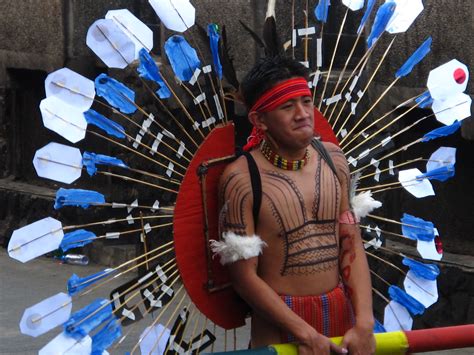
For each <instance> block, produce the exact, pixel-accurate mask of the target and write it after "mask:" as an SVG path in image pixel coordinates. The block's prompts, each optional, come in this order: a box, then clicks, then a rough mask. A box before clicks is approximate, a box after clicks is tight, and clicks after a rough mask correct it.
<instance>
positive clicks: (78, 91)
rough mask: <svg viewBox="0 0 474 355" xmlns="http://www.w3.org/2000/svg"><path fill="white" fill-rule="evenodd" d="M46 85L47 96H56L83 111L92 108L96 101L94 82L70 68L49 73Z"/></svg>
mask: <svg viewBox="0 0 474 355" xmlns="http://www.w3.org/2000/svg"><path fill="white" fill-rule="evenodd" d="M44 86H45V90H46V97H51V96H56V97H57V98H58V99H60V100H61V101H63V102H66V103H67V104H69V105H71V106H75V107H76V108H77V109H79V110H81V111H87V110H88V109H90V108H91V106H92V103H93V102H94V98H95V88H94V82H93V81H92V80H90V79H88V78H86V77H84V76H82V75H80V74H78V73H76V72H74V71H72V70H71V69H68V68H62V69H59V70H56V71H54V72H52V73H51V74H49V75H48V76H47V77H46V80H45V82H44Z"/></svg>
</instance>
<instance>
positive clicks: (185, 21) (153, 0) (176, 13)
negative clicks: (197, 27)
mask: <svg viewBox="0 0 474 355" xmlns="http://www.w3.org/2000/svg"><path fill="white" fill-rule="evenodd" d="M148 2H149V3H150V5H151V7H153V10H155V12H156V14H157V15H158V17H159V18H160V20H161V22H162V23H163V25H165V27H166V28H167V29H169V30H172V31H176V32H184V31H186V30H187V29H188V28H190V27H192V26H193V25H194V22H195V20H196V9H195V8H194V6H193V5H192V4H191V3H190V2H189V0H148Z"/></svg>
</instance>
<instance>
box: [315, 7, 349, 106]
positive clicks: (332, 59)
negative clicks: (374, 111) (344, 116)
mask: <svg viewBox="0 0 474 355" xmlns="http://www.w3.org/2000/svg"><path fill="white" fill-rule="evenodd" d="M348 12H349V8H347V9H346V12H345V14H344V17H343V18H342V21H341V26H340V27H339V32H338V33H337V38H336V44H335V45H334V50H333V52H332V56H331V61H330V62H329V70H328V75H327V76H326V80H325V81H324V87H323V92H322V94H321V99H320V101H319V105H318V109H319V110H320V109H321V105H322V103H323V99H324V95H325V94H326V88H327V85H328V82H329V78H330V77H331V71H332V66H333V64H334V59H335V58H336V52H337V48H338V46H339V41H340V39H341V34H342V30H343V28H344V25H345V23H346V19H347V14H348Z"/></svg>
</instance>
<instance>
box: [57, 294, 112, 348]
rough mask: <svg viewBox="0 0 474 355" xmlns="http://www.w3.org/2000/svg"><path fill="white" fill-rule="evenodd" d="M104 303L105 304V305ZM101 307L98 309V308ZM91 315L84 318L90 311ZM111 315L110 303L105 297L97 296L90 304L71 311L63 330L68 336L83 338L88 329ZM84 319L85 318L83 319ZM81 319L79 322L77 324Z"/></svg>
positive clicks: (91, 328) (90, 329)
mask: <svg viewBox="0 0 474 355" xmlns="http://www.w3.org/2000/svg"><path fill="white" fill-rule="evenodd" d="M105 304H107V305H106V306H105ZM101 307H103V308H102V309H100V310H98V309H99V308H101ZM96 311H97V313H94V315H93V316H91V317H89V318H87V319H85V318H86V317H88V316H89V315H90V314H91V313H93V312H96ZM111 317H113V316H112V304H110V303H109V301H108V300H107V299H105V298H98V299H96V300H95V301H93V302H92V303H91V304H89V305H87V306H85V307H84V308H82V309H80V310H79V311H77V312H75V313H73V314H72V315H71V317H70V318H69V319H68V321H67V322H66V323H64V332H65V333H66V335H69V336H70V337H72V338H74V339H76V340H80V339H82V338H84V337H85V336H86V335H87V334H89V332H90V331H92V330H94V329H95V328H97V327H98V326H99V325H100V324H101V323H102V322H104V321H107V320H108V319H109V318H111ZM83 319H85V320H83ZM80 321H81V323H80V324H78V323H79V322H80Z"/></svg>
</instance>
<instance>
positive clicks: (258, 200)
mask: <svg viewBox="0 0 474 355" xmlns="http://www.w3.org/2000/svg"><path fill="white" fill-rule="evenodd" d="M242 154H243V155H244V156H245V157H246V158H247V164H248V167H249V173H250V183H251V184H252V194H253V208H252V215H253V221H254V226H255V227H256V226H257V222H258V214H259V212H260V205H261V204H262V180H261V178H260V172H259V171H258V167H257V163H255V159H254V158H253V156H252V154H250V153H249V152H243V153H242Z"/></svg>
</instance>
